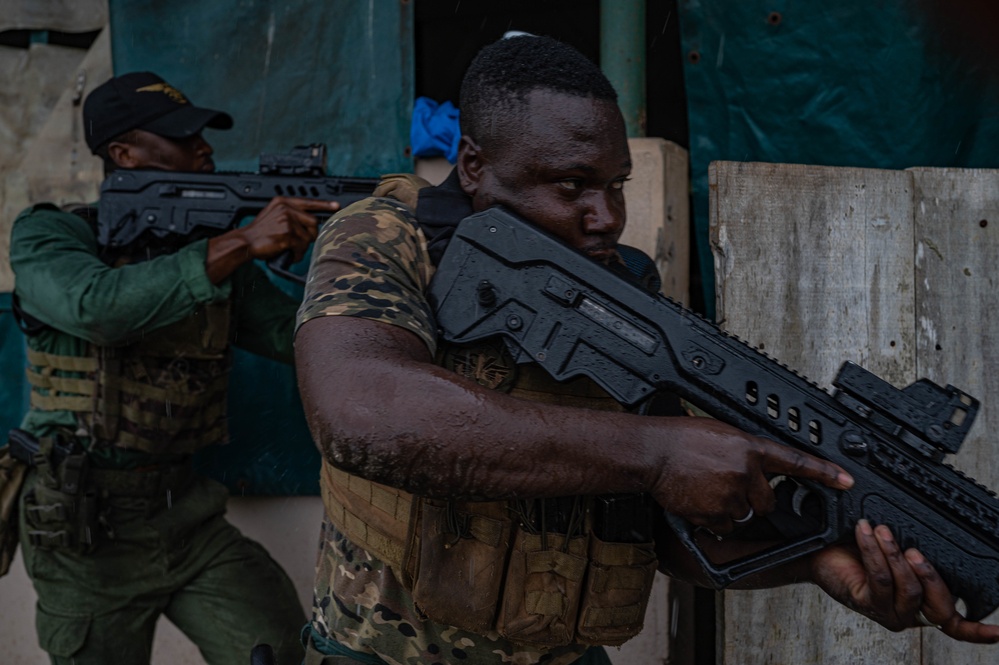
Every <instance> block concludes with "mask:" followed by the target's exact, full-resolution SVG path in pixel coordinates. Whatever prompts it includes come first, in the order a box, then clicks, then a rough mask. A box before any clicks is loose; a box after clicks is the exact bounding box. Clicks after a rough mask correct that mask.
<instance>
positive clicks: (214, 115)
mask: <svg viewBox="0 0 999 665" xmlns="http://www.w3.org/2000/svg"><path fill="white" fill-rule="evenodd" d="M205 127H211V128H213V129H230V128H231V127H232V116H230V115H229V114H228V113H223V112H222V111H215V110H213V109H205V108H200V107H197V106H195V105H194V104H192V103H191V102H190V100H188V99H187V97H186V96H184V93H182V92H181V91H180V90H178V89H177V88H175V87H173V86H172V85H170V84H169V83H167V82H166V81H164V80H163V79H162V78H160V77H159V76H157V75H156V74H153V73H152V72H132V73H130V74H122V75H121V76H115V77H114V78H112V79H110V80H108V81H105V82H104V83H102V84H101V85H99V86H97V87H96V88H94V90H93V92H91V93H90V94H89V95H87V99H86V101H84V102H83V131H84V134H85V136H86V139H87V145H88V146H90V152H92V153H95V154H96V152H97V149H98V148H100V147H101V146H102V145H104V144H105V143H107V142H108V141H110V140H111V139H113V138H114V137H116V136H119V135H121V134H124V133H125V132H127V131H130V130H132V129H143V130H145V131H147V132H152V133H153V134H158V135H159V136H164V137H166V138H168V139H183V138H187V137H188V136H193V135H195V134H197V133H198V132H200V131H201V130H203V129H204V128H205Z"/></svg>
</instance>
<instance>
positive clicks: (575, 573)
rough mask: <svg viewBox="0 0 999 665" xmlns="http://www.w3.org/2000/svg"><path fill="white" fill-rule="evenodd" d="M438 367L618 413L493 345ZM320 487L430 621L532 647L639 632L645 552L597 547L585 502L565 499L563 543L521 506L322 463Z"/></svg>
mask: <svg viewBox="0 0 999 665" xmlns="http://www.w3.org/2000/svg"><path fill="white" fill-rule="evenodd" d="M438 362H439V363H440V364H442V365H443V366H445V367H447V368H449V369H451V370H453V371H455V372H457V373H459V374H461V375H463V376H465V377H467V378H470V379H472V380H474V381H477V382H478V383H479V384H481V385H483V386H486V387H489V388H492V389H496V390H501V391H504V392H508V393H509V394H511V395H514V396H517V397H522V398H524V399H528V400H531V401H535V402H542V403H546V404H561V405H567V406H575V407H580V408H589V409H601V410H618V411H620V410H622V407H621V406H620V405H619V404H618V403H617V402H616V401H614V400H613V399H612V398H611V397H610V396H609V395H608V394H607V393H606V392H604V391H603V390H602V389H601V388H600V387H599V386H597V385H596V384H595V383H594V382H593V381H591V380H590V379H588V378H586V377H580V378H578V379H575V380H572V381H568V382H564V383H558V382H556V381H554V380H553V379H551V377H550V376H549V375H548V374H547V373H546V372H545V371H544V370H543V369H541V368H540V367H538V366H537V365H533V364H529V365H520V366H516V365H514V364H513V362H512V358H511V357H510V355H509V353H508V352H507V351H506V350H505V348H503V345H502V343H501V342H492V343H489V342H486V343H483V344H477V345H474V346H471V347H461V348H459V347H448V348H445V349H444V351H443V353H441V354H440V356H439V358H438ZM321 486H322V494H323V503H324V505H325V508H326V514H327V515H328V516H329V518H330V520H331V521H332V522H333V524H334V525H335V526H336V527H337V528H338V529H340V530H341V531H342V532H343V533H344V534H345V535H346V536H347V538H348V539H350V540H351V542H353V543H354V544H356V545H358V546H359V547H362V548H364V549H365V550H367V551H369V552H371V553H372V554H373V555H374V556H376V557H377V558H379V559H380V560H382V561H383V562H385V563H386V564H387V565H389V566H391V567H392V569H393V570H394V571H395V573H396V575H397V576H398V577H399V579H400V581H402V583H403V584H404V585H405V586H406V587H407V588H408V589H410V590H411V591H412V592H413V598H414V601H415V602H416V604H417V606H418V607H419V608H420V609H421V611H423V612H424V613H425V614H426V615H427V616H428V617H430V618H431V619H433V620H434V621H437V622H440V623H444V624H447V625H451V626H455V627H457V628H460V629H463V630H468V631H471V632H475V633H480V634H481V633H486V632H490V631H494V630H495V631H497V632H499V633H500V634H501V635H503V636H504V637H506V638H507V639H509V640H511V641H513V642H515V643H518V644H525V645H532V646H539V647H555V646H561V645H566V644H571V643H583V644H603V645H618V644H622V643H623V642H625V641H626V640H627V639H629V638H630V637H633V636H634V635H636V634H637V633H638V632H639V631H640V630H641V629H642V625H643V620H644V616H645V608H646V605H647V603H648V599H649V593H650V591H651V587H652V580H653V577H654V575H655V571H656V564H657V561H656V556H655V551H654V548H653V544H652V543H651V542H649V543H641V544H627V543H609V542H603V541H601V540H600V539H599V538H597V537H596V535H595V534H594V533H593V531H592V530H591V529H590V526H591V524H592V515H591V512H590V510H589V509H588V508H589V506H590V502H591V501H592V497H577V498H576V502H575V503H578V506H579V513H578V514H579V516H580V518H581V525H580V529H579V530H578V531H576V532H575V533H576V534H577V535H575V536H573V537H566V536H565V535H562V534H559V533H550V532H545V531H543V530H539V529H537V528H536V524H530V523H529V522H528V519H527V518H528V515H525V511H524V507H523V504H522V503H521V502H506V501H493V502H469V501H447V500H436V499H427V498H423V497H414V496H412V495H410V494H407V493H406V492H403V491H401V490H398V489H395V488H392V487H388V486H386V485H380V484H378V483H373V482H370V481H367V480H364V479H362V478H360V477H358V476H353V475H350V474H348V473H345V472H343V471H341V470H339V469H336V468H335V467H333V466H332V465H330V464H329V463H328V462H326V461H325V460H324V462H323V469H322V482H321Z"/></svg>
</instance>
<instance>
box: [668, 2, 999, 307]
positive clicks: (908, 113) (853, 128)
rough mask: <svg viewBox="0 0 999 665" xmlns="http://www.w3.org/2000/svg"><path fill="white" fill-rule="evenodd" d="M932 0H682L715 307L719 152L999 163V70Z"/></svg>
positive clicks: (899, 163) (694, 159)
mask: <svg viewBox="0 0 999 665" xmlns="http://www.w3.org/2000/svg"><path fill="white" fill-rule="evenodd" d="M918 6H919V3H917V2H913V1H910V0H887V1H886V2H879V3H871V2H861V1H860V0H840V1H839V2H825V1H824V0H804V1H802V0H797V1H792V0H768V1H767V2H762V1H760V0H726V1H721V2H718V1H710V2H709V1H708V0H681V1H680V31H681V41H682V57H683V58H684V78H685V86H686V91H687V103H688V113H689V121H690V161H691V177H692V187H693V203H694V205H693V208H694V223H695V237H696V241H697V249H698V258H699V260H700V263H701V266H702V271H703V275H704V290H705V293H704V295H705V301H706V302H707V303H708V310H709V311H708V314H709V315H710V316H713V315H714V311H713V309H714V308H713V303H714V277H713V271H712V269H711V266H712V258H711V251H710V247H709V246H708V182H707V169H708V164H709V163H710V162H711V161H713V160H735V161H763V162H785V163H804V164H821V165H828V166H858V167H873V168H889V169H902V168H908V167H911V166H956V167H996V166H999V151H997V149H999V105H997V103H996V102H997V99H999V94H997V91H999V84H997V83H996V82H995V81H994V80H992V79H990V78H989V77H987V76H986V75H985V73H983V71H982V70H983V69H984V68H985V67H987V66H989V63H985V62H982V61H976V60H975V59H974V56H971V57H962V56H959V55H957V54H956V52H954V51H951V50H948V49H947V48H945V47H944V45H943V43H942V39H941V32H940V30H939V25H938V24H937V23H936V22H935V21H933V20H930V18H929V17H928V16H927V15H926V14H924V13H922V12H920V11H919V9H918V8H917V7H918Z"/></svg>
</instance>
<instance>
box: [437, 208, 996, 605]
mask: <svg viewBox="0 0 999 665" xmlns="http://www.w3.org/2000/svg"><path fill="white" fill-rule="evenodd" d="M429 298H430V302H431V305H432V306H433V307H434V310H435V313H436V317H437V325H438V327H439V329H440V334H441V336H442V338H443V339H445V340H446V341H448V342H452V343H467V342H473V341H476V340H480V339H485V338H488V337H492V336H496V335H499V336H502V337H503V338H505V339H506V341H507V344H508V346H509V347H510V349H511V351H512V352H513V353H514V356H515V357H516V358H517V360H518V362H521V361H527V360H531V361H534V362H537V363H539V364H540V365H541V366H542V367H544V368H545V369H546V370H547V371H548V372H549V373H550V374H551V375H552V376H553V377H554V378H556V379H559V380H564V379H568V378H570V377H573V376H577V375H585V376H589V377H590V378H592V379H593V380H594V381H596V382H597V383H598V384H599V385H601V386H602V387H603V388H604V389H605V390H606V391H607V392H608V393H610V394H611V395H612V396H614V397H615V398H616V399H617V400H618V401H620V402H621V403H622V404H625V405H629V406H630V405H635V404H638V403H639V402H641V401H643V400H644V399H646V398H648V397H649V396H650V395H652V394H653V393H655V392H657V391H660V390H667V391H670V392H672V393H674V394H676V395H678V396H680V397H682V398H684V399H686V400H688V401H689V402H691V403H692V404H694V405H696V406H697V407H699V408H701V409H703V410H704V411H706V412H707V413H709V414H711V415H712V416H713V417H715V418H718V419H719V420H722V421H724V422H727V423H730V424H732V425H735V426H737V427H739V428H741V429H742V430H744V431H746V432H748V433H750V434H754V435H757V436H761V437H766V438H769V439H771V440H774V441H777V442H779V443H781V444H784V445H788V446H793V447H794V448H797V449H799V450H803V451H805V452H807V453H810V454H813V455H816V456H818V457H822V458H825V459H827V460H831V461H833V462H835V463H836V464H839V465H840V466H842V467H843V468H845V469H846V470H847V471H848V472H849V473H850V474H851V475H852V476H853V477H854V479H855V481H856V484H855V485H854V487H853V488H851V489H850V490H848V491H836V490H832V489H829V488H827V487H824V486H821V485H817V484H815V483H805V482H800V483H799V484H798V485H796V487H797V489H795V490H792V491H783V492H778V493H777V497H778V512H781V513H783V514H785V515H789V516H790V517H791V518H792V521H793V520H797V521H798V522H800V523H801V524H802V525H804V526H806V527H807V528H801V529H798V531H799V532H798V533H796V534H795V535H794V536H793V537H792V538H789V539H788V540H786V541H785V542H782V543H781V544H779V545H777V546H775V547H772V548H770V549H767V550H765V551H763V552H759V553H757V554H753V555H749V556H746V557H743V558H740V559H738V560H736V561H730V562H725V563H721V564H718V563H715V562H713V561H711V560H710V559H709V558H708V557H707V556H706V555H705V553H704V552H703V550H702V549H701V548H700V547H699V546H698V544H697V542H696V539H695V534H694V528H693V527H692V525H690V524H689V523H688V522H686V521H685V520H682V519H680V518H678V517H676V516H672V515H667V521H668V522H669V524H670V526H671V527H672V528H673V529H674V530H675V531H676V533H677V535H678V536H679V538H680V540H681V541H682V542H683V543H684V545H685V546H686V547H687V548H688V549H689V550H690V551H691V552H692V553H693V554H694V556H695V557H697V559H698V561H699V562H700V563H701V565H702V566H703V567H704V570H705V572H706V574H707V575H708V576H709V577H710V579H711V582H712V583H713V584H714V585H715V587H716V588H723V587H725V586H727V585H729V584H731V583H733V582H735V581H736V580H739V579H741V578H743V577H745V576H747V575H751V574H753V573H756V572H760V571H762V570H766V569H768V568H770V567H772V566H775V565H778V564H780V563H783V562H786V561H789V560H791V559H794V558H796V557H800V556H803V555H805V554H807V553H810V552H814V551H816V550H818V549H820V548H822V547H825V546H827V545H829V544H832V543H836V542H845V541H849V540H851V539H852V537H853V528H854V525H855V524H856V522H857V520H859V519H861V518H866V519H868V520H870V521H871V522H873V523H876V524H886V525H888V526H890V527H891V528H892V530H893V532H894V534H895V536H896V538H897V540H898V541H899V544H900V545H901V546H902V547H903V548H908V547H916V548H918V549H919V550H920V551H921V552H923V553H924V554H925V555H926V556H927V557H928V558H929V560H930V561H932V562H933V563H934V565H935V566H936V568H937V570H938V571H940V574H941V576H942V577H943V578H944V580H945V581H946V582H947V584H948V586H949V587H950V589H951V591H952V592H953V593H954V594H955V595H956V596H957V597H959V598H961V599H962V600H963V601H964V603H965V606H966V608H967V616H968V618H969V619H972V620H980V619H982V618H984V617H985V616H987V615H988V614H990V613H991V612H992V611H993V610H995V609H996V607H997V606H999V501H997V499H996V495H995V493H993V492H991V491H990V490H988V489H987V488H985V487H983V486H982V485H979V484H977V483H976V482H975V481H973V480H971V479H970V478H968V477H966V476H964V475H963V474H961V473H960V472H958V471H957V470H955V469H954V468H953V467H951V466H949V465H947V464H945V463H944V462H943V458H944V455H945V454H948V453H955V452H957V451H958V449H959V448H960V445H961V443H962V441H963V440H964V438H965V436H966V435H967V433H968V430H969V429H970V427H971V425H972V423H973V422H974V419H975V415H976V414H977V411H978V407H979V403H978V401H977V400H976V399H974V398H973V397H971V396H969V395H967V394H966V393H964V392H962V391H960V390H958V389H956V388H954V387H953V386H949V385H948V386H947V387H946V388H943V387H940V386H938V385H936V384H934V383H932V382H931V381H929V380H926V379H921V380H919V381H917V382H915V383H913V384H911V385H910V386H907V387H906V388H904V389H902V390H899V389H897V388H895V387H894V386H891V385H890V384H888V383H887V382H885V381H883V380H882V379H880V378H879V377H877V376H875V375H874V374H872V373H870V372H868V371H867V370H864V369H863V368H861V367H859V366H857V365H855V364H852V363H844V365H843V366H842V368H841V369H840V372H839V374H838V376H837V378H836V380H835V381H834V386H835V387H836V391H835V392H834V393H833V394H830V393H829V392H827V391H825V390H823V389H822V388H820V387H818V386H817V385H816V384H814V383H812V382H810V381H809V380H807V379H806V378H804V377H802V376H801V375H799V374H798V373H796V372H794V371H793V370H791V369H789V368H788V367H787V366H786V365H783V364H781V363H779V362H777V361H776V360H774V359H773V358H770V357H769V356H766V355H765V354H763V353H761V352H759V351H758V350H756V349H754V348H753V347H751V346H749V345H748V344H746V343H745V342H743V341H741V340H739V339H738V338H736V337H735V336H733V335H730V334H728V333H725V332H724V331H722V330H721V329H720V328H718V327H717V326H716V325H714V324H713V323H711V322H709V321H706V320H705V319H703V318H701V317H700V316H698V315H696V314H694V313H692V312H691V311H689V310H687V309H685V308H683V307H682V306H681V305H679V304H678V303H676V302H674V301H672V300H670V299H668V298H666V297H664V296H660V295H654V294H651V293H649V292H647V291H644V290H643V289H641V288H639V287H638V286H636V285H634V284H632V283H630V282H629V281H627V280H626V279H624V278H622V277H620V276H618V275H616V274H614V273H613V272H611V271H610V270H608V269H607V268H605V267H604V266H601V265H599V264H598V263H596V262H594V261H593V260H591V259H589V258H588V257H587V256H585V255H584V254H582V253H580V252H577V251H575V250H573V249H572V248H570V247H568V246H566V245H565V244H563V243H562V242H561V241H559V240H557V239H555V238H553V237H551V236H549V235H548V234H546V233H545V232H543V231H541V230H539V229H537V228H536V227H534V226H532V225H530V224H529V223H527V222H525V221H524V220H521V219H519V218H518V217H516V216H515V215H513V214H512V213H510V212H508V211H506V210H504V209H502V208H492V209H489V210H486V211H484V212H481V213H477V214H475V215H472V216H470V217H468V218H466V219H465V220H463V221H462V222H461V224H460V225H459V226H458V228H457V230H456V232H455V234H454V237H453V239H452V240H451V242H450V245H449V246H448V249H447V251H446V252H445V254H444V257H443V258H442V260H441V263H440V265H439V266H438V269H437V272H436V274H435V277H434V279H433V281H432V283H431V286H430V290H429ZM806 495H807V496H808V497H814V499H813V498H809V499H808V500H809V501H810V502H811V506H812V508H813V509H812V510H811V511H807V512H808V514H807V515H806V514H805V513H806V511H803V509H802V497H803V496H806ZM815 499H817V500H818V502H817V503H818V505H817V507H816V506H815V504H816V501H815Z"/></svg>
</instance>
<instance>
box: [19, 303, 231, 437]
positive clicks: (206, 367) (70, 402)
mask: <svg viewBox="0 0 999 665" xmlns="http://www.w3.org/2000/svg"><path fill="white" fill-rule="evenodd" d="M229 326H230V306H229V302H228V301H226V302H223V303H218V304H212V305H207V306H205V307H202V308H201V309H199V310H198V311H196V312H195V313H194V314H192V315H191V316H188V317H187V318H185V319H183V320H181V321H178V322H177V323H174V324H172V325H169V326H165V327H163V328H159V329H157V330H154V331H152V332H150V333H148V334H146V335H144V336H143V337H142V339H141V340H139V341H137V342H135V343H132V344H129V345H127V346H122V347H99V346H95V345H91V348H90V354H89V355H88V356H81V357H74V356H60V355H54V354H49V353H43V352H39V351H35V350H33V349H29V350H28V365H29V367H28V370H27V375H28V382H29V383H30V384H31V407H32V408H33V409H38V410H41V411H72V412H73V413H75V414H76V416H77V421H78V422H79V423H80V426H81V431H80V432H79V434H80V435H81V436H86V437H89V438H90V439H91V442H92V443H91V446H100V445H107V446H117V447H120V448H130V449H135V450H141V451H144V452H147V453H152V454H189V453H193V452H194V451H196V450H198V449H199V448H202V447H204V446H206V445H208V444H211V443H219V442H222V441H224V440H225V438H226V436H227V431H226V425H225V416H226V384H227V380H228V373H229V366H230V352H229V350H228V347H229Z"/></svg>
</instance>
